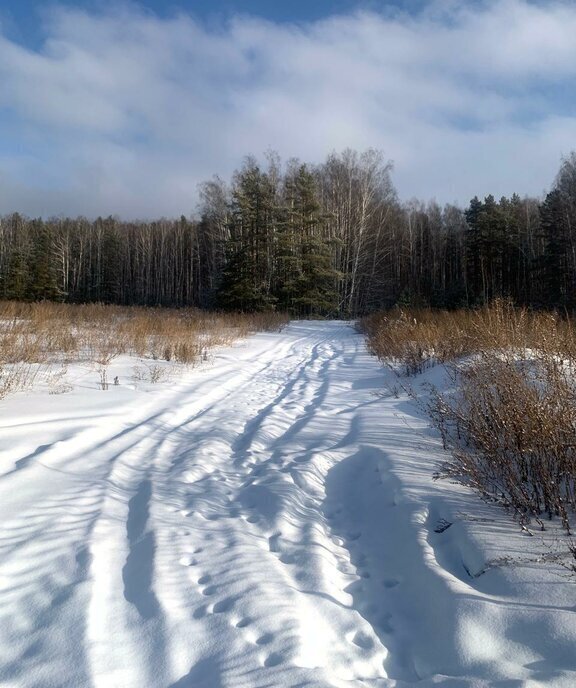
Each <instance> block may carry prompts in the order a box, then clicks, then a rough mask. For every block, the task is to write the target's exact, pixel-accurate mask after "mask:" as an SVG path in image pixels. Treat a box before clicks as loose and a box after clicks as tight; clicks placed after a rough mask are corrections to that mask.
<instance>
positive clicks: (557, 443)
mask: <svg viewBox="0 0 576 688" xmlns="http://www.w3.org/2000/svg"><path fill="white" fill-rule="evenodd" d="M363 327H364V330H365V331H366V333H367V336H368V341H369V346H370V348H371V349H372V350H373V351H374V353H376V354H377V355H378V356H379V357H380V358H382V359H383V360H386V361H387V362H388V363H390V364H391V365H393V366H395V367H396V368H397V367H398V366H401V370H402V371H403V372H404V373H406V374H416V373H420V372H422V371H423V370H424V369H425V368H426V367H428V366H430V365H432V364H434V363H435V362H438V363H447V364H449V366H450V367H451V369H452V370H453V372H454V375H455V378H456V380H457V382H458V384H457V386H456V392H454V393H453V394H450V395H449V394H445V393H444V394H442V393H439V392H437V391H434V392H433V394H432V400H431V403H430V404H429V406H428V411H429V413H430V416H431V418H432V420H433V422H434V424H435V425H436V427H437V428H438V429H439V430H440V432H441V434H442V438H443V441H444V445H445V448H447V449H450V451H451V457H450V459H448V460H447V461H446V462H445V463H444V464H443V465H442V466H441V467H440V470H439V471H438V473H437V477H443V478H449V479H452V480H456V481H457V482H460V483H463V484H465V485H467V486H469V487H471V488H473V489H474V490H475V491H477V492H478V493H479V494H480V495H481V496H482V497H483V498H484V499H487V500H491V501H495V502H498V503H500V504H503V505H504V506H506V507H507V508H509V509H511V510H512V511H513V512H514V514H515V515H516V516H517V517H518V518H519V520H520V522H521V523H522V525H523V527H526V526H527V524H528V523H530V522H531V521H535V522H536V523H538V525H539V526H540V528H542V529H544V527H545V521H546V520H547V519H552V518H554V517H558V518H560V520H561V523H562V526H563V527H564V529H565V530H566V531H567V532H568V533H570V531H571V521H572V520H573V517H574V513H576V382H575V378H574V366H575V365H576V332H575V330H574V327H573V325H572V323H571V321H570V320H569V319H567V318H561V317H559V316H557V315H555V314H550V313H530V312H528V311H525V310H521V309H514V308H513V307H512V306H511V305H510V304H508V303H506V302H497V303H495V304H493V305H492V306H490V307H486V308H484V309H482V310H480V311H468V312H465V311H463V312H455V313H444V312H437V313H434V312H432V311H428V312H413V311H412V312H398V313H394V314H378V315H375V316H372V317H370V318H368V319H366V320H365V321H364V322H363Z"/></svg>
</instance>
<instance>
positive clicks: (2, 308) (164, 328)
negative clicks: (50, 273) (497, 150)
mask: <svg viewBox="0 0 576 688" xmlns="http://www.w3.org/2000/svg"><path fill="white" fill-rule="evenodd" d="M287 321H288V318H287V316H286V315H284V314H281V313H265V314H262V313H259V314H254V315H252V314H223V313H211V312H206V311H200V310H197V309H191V308H189V309H168V308H141V307H120V306H107V305H103V304H87V305H70V304H57V303H49V302H42V303H19V302H0V398H1V397H2V396H5V395H6V394H9V393H10V392H13V391H16V390H17V389H19V388H22V387H23V386H24V385H25V384H29V383H30V382H31V381H33V377H34V374H35V372H34V371H38V369H39V367H40V366H48V365H54V364H62V363H72V362H92V363H94V364H95V365H96V366H98V369H99V370H100V371H101V377H102V387H103V388H106V386H107V380H106V369H107V366H109V365H110V363H111V362H112V361H113V360H114V359H115V358H116V357H117V356H120V355H121V354H129V355H133V356H138V357H141V358H149V359H152V360H166V361H174V362H177V363H181V364H186V365H191V364H195V363H197V362H199V361H201V360H202V359H204V358H206V356H207V352H208V351H209V350H210V349H211V348H212V347H214V346H218V345H224V344H229V343H230V342H232V341H233V340H234V339H237V338H239V337H245V336H247V335H248V334H250V333H252V332H256V331H259V330H274V329H280V328H281V327H282V326H283V325H284V324H286V322H287ZM102 371H104V372H103V373H102Z"/></svg>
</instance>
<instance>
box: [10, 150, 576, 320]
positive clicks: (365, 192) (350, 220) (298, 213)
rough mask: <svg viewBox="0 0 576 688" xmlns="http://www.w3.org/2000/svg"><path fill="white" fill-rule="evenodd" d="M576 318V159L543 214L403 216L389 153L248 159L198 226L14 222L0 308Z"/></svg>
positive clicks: (500, 208)
mask: <svg viewBox="0 0 576 688" xmlns="http://www.w3.org/2000/svg"><path fill="white" fill-rule="evenodd" d="M498 297H502V298H509V299H511V300H513V301H514V302H516V303H518V304H520V305H526V306H533V307H547V308H566V309H574V308H575V307H576V154H574V153H572V154H571V155H570V156H569V157H568V158H566V159H565V160H564V161H563V162H562V164H561V166H560V170H559V172H558V175H557V177H556V179H555V181H554V183H553V185H552V189H551V191H550V192H549V193H548V194H547V196H546V197H545V198H544V199H543V200H540V199H535V198H528V197H524V198H520V197H519V196H518V195H513V196H512V197H511V198H501V199H500V200H498V201H497V200H496V199H495V198H494V197H493V196H487V197H485V198H484V199H483V200H480V199H478V198H474V199H472V201H471V202H470V205H469V206H468V208H466V209H461V208H459V207H456V206H454V205H446V206H444V207H440V206H439V205H438V204H437V203H435V202H429V203H423V202H421V201H418V200H412V201H409V202H400V201H399V199H398V196H397V193H396V190H395V188H394V186H393V183H392V180H391V164H390V163H389V162H388V161H386V160H385V159H384V157H383V156H382V154H381V153H380V152H377V151H374V150H367V151H365V152H362V153H358V152H356V151H351V150H347V151H344V152H342V153H340V154H336V153H333V154H331V155H330V156H328V158H327V159H326V160H325V162H323V163H322V164H320V165H309V164H306V163H302V162H301V161H299V160H295V159H294V160H290V161H288V162H287V163H286V164H285V165H282V164H281V161H280V159H279V157H278V156H277V155H276V154H274V153H269V154H268V155H267V156H266V160H265V163H264V164H260V163H259V162H258V161H257V160H256V159H255V158H254V157H247V158H246V159H245V160H244V162H243V165H242V166H241V168H240V169H238V170H237V171H236V172H235V173H234V174H233V176H232V179H231V180H230V181H229V182H225V181H223V180H222V179H220V178H217V177H216V178H213V179H212V180H210V181H208V182H206V183H204V184H202V185H201V188H200V206H199V212H198V217H197V218H195V219H188V218H185V217H181V218H180V219H160V220H156V221H146V222H142V221H130V222H128V221H122V220H120V219H118V218H115V217H108V218H101V217H99V218H97V219H96V220H88V219H86V218H83V217H80V218H54V219H48V220H43V219H40V218H38V219H31V218H26V217H23V216H22V215H20V214H18V213H13V214H11V215H6V216H4V217H2V218H0V298H3V299H17V300H62V301H68V302H75V303H82V302H94V301H97V302H104V303H116V304H124V305H154V306H156V305H166V306H197V307H200V308H222V309H230V310H241V311H259V310H268V309H277V310H287V311H289V312H291V313H292V314H294V315H296V316H339V317H352V316H357V315H361V314H364V313H367V312H370V311H373V310H376V309H382V308H388V307H391V306H394V305H398V304H400V305H414V306H433V307H441V308H456V307H463V306H464V307H474V306H478V305H482V304H484V303H486V302H489V301H491V300H492V299H494V298H498Z"/></svg>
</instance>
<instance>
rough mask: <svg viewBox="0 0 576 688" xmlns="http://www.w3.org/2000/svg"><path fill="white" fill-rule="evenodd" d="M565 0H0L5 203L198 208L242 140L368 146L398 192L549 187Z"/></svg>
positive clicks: (572, 8) (569, 92)
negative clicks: (203, 189) (202, 191)
mask: <svg viewBox="0 0 576 688" xmlns="http://www.w3.org/2000/svg"><path fill="white" fill-rule="evenodd" d="M575 36H576V3H574V2H568V1H566V2H556V1H550V2H537V1H534V0H530V1H529V0H486V1H485V2H482V1H480V2H479V1H476V2H472V1H467V2H465V1H464V0H438V1H435V2H424V1H423V0H422V1H421V0H405V1H404V2H402V0H396V2H384V1H380V2H378V1H376V0H373V1H370V2H357V1H354V0H334V1H333V2H328V1H327V0H314V2H312V0H308V1H305V0H298V1H296V2H288V1H286V2H282V3H280V2H276V1H275V0H244V1H242V0H238V1H234V0H188V1H184V0H182V1H180V2H178V0H174V2H171V1H168V2H164V1H161V0H148V1H146V2H137V3H125V4H119V3H117V2H114V3H108V4H103V3H101V2H93V1H92V2H88V1H84V2H82V1H77V2H66V3H64V4H62V3H60V4H52V3H50V2H45V1H40V0H12V1H4V2H0V214H4V213H7V212H12V211H15V210H18V211H20V212H24V213H26V214H28V215H44V216H48V215H60V214H83V215H87V216H95V215H98V214H105V215H108V214H118V215H120V216H121V217H126V218H132V217H142V218H144V217H157V216H160V215H166V216H177V215H180V214H182V213H183V214H185V215H189V214H192V213H193V212H194V211H195V208H196V197H197V184H198V182H200V181H202V180H205V179H208V178H210V177H211V176H212V175H213V174H218V175H220V176H222V177H224V178H227V177H228V176H229V174H230V173H231V171H232V170H233V169H234V168H236V167H238V166H239V165H240V164H241V161H242V158H243V156H244V155H246V154H247V153H254V154H256V155H260V154H263V153H264V152H265V151H266V150H268V149H274V150H277V151H278V152H279V153H280V154H281V156H282V157H283V158H285V159H286V158H288V157H293V156H296V157H300V158H302V159H303V160H306V161H310V162H319V161H322V160H323V159H324V158H325V156H326V154H328V153H329V152H331V151H333V150H336V151H339V150H342V149H344V148H347V147H351V148H356V149H359V150H362V149H364V148H368V147H372V148H377V149H380V150H382V151H383V152H384V154H385V156H386V158H389V159H390V160H392V161H393V163H394V173H393V181H394V184H395V186H396V188H397V190H398V193H399V196H400V198H403V199H409V198H411V197H413V196H416V197H418V198H421V199H424V200H427V199H430V198H436V200H438V201H439V202H440V203H446V202H457V203H459V204H461V205H465V204H467V202H468V201H469V199H470V198H471V197H472V196H474V195H479V196H484V195H486V194H488V193H493V194H494V195H495V196H501V195H503V194H505V195H510V194H511V193H513V192H514V191H516V192H518V193H520V194H521V195H524V194H530V195H541V194H542V193H544V192H545V191H546V190H547V189H548V188H549V187H550V184H551V182H552V181H553V178H554V175H555V174H556V171H557V170H558V167H559V165H560V162H561V158H562V156H565V155H568V154H569V153H570V151H571V150H573V149H576V88H575V87H576V80H575V77H576V40H575V38H574V37H575Z"/></svg>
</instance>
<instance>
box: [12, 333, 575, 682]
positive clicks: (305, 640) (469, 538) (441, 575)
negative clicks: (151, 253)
mask: <svg viewBox="0 0 576 688" xmlns="http://www.w3.org/2000/svg"><path fill="white" fill-rule="evenodd" d="M435 375H436V378H437V379H436V382H437V383H438V382H439V378H440V373H439V372H438V371H437V372H436V373H435ZM395 385H396V383H395V381H394V378H393V377H392V375H391V373H390V372H388V371H385V370H383V369H382V367H381V366H380V364H379V363H378V361H377V359H376V358H375V357H372V356H370V355H369V354H368V353H367V352H366V348H365V345H364V340H363V337H362V336H361V335H359V334H358V333H357V332H356V331H355V330H354V328H353V326H352V325H351V324H348V323H342V322H331V323H326V322H294V323H292V324H291V325H290V326H288V327H287V328H285V329H284V330H283V331H282V332H281V333H261V334H257V335H254V336H252V337H251V338H249V339H248V340H246V341H243V342H239V343H237V344H235V345H234V346H232V347H228V348H225V349H221V350H220V351H218V352H217V354H216V356H215V359H214V361H212V362H211V363H206V364H203V365H202V366H201V367H200V368H198V369H195V370H192V371H190V372H189V373H187V374H186V375H185V376H184V377H183V378H182V379H181V380H180V381H178V383H177V384H172V385H169V384H164V385H160V386H158V388H157V389H156V391H154V392H153V393H148V392H146V391H138V390H135V389H130V388H129V387H128V386H126V387H125V386H123V385H122V384H120V385H119V386H117V387H116V386H111V387H110V389H109V390H108V391H97V389H96V387H97V384H96V383H95V384H94V386H93V389H81V388H78V389H75V390H73V391H70V392H68V393H65V394H60V395H48V393H47V392H46V391H41V390H40V391H39V390H36V391H30V392H26V393H22V394H18V395H16V396H14V397H10V398H8V399H5V400H3V401H2V402H1V403H0V473H1V474H0V524H1V526H0V684H1V685H2V686H3V687H5V688H16V687H17V688H48V687H52V686H53V687H71V688H81V687H83V686H87V687H88V686H93V687H94V688H116V687H118V688H169V687H171V688H186V687H189V688H221V687H226V688H228V687H229V688H256V687H258V688H264V686H270V687H271V688H272V687H279V686H291V687H294V688H296V687H300V688H304V687H305V686H310V687H312V686H313V687H315V688H316V687H322V686H348V687H350V686H378V687H382V688H393V687H397V688H400V687H403V686H412V685H418V686H422V687H426V686H433V685H434V686H437V685H442V686H450V687H452V688H456V687H465V686H470V687H472V686H474V687H475V688H478V687H480V686H496V687H500V688H520V687H522V686H525V687H526V688H528V687H536V686H550V687H552V686H554V688H564V687H565V688H568V686H574V685H576V652H575V649H576V613H575V611H574V599H575V598H574V591H575V590H576V587H574V583H572V582H571V581H570V580H569V579H568V578H567V577H566V576H563V574H562V569H559V570H558V571H554V570H551V569H550V567H549V566H548V565H544V564H542V563H541V562H538V561H537V559H538V558H539V557H538V554H537V551H538V547H537V546H536V545H537V544H538V543H536V542H535V541H536V540H538V537H537V536H535V537H533V538H530V537H528V536H527V535H525V534H522V533H521V532H520V530H519V529H518V527H517V526H515V525H514V524H513V523H512V522H511V521H510V519H509V517H508V516H507V515H506V514H504V512H503V511H502V510H501V509H499V508H496V507H490V506H488V505H485V504H482V503H481V502H480V501H479V500H478V499H477V498H476V497H475V496H474V495H472V494H471V493H469V492H468V491H466V490H465V489H463V488H462V487H460V486H457V485H452V484H449V483H446V482H433V481H432V479H431V478H432V474H433V472H434V470H435V467H436V463H437V461H438V460H439V459H440V458H441V456H442V448H441V443H440V441H439V439H438V437H437V436H436V433H435V432H433V431H432V430H431V429H430V428H429V426H428V423H427V422H426V420H425V419H424V418H423V417H422V415H421V413H420V412H419V410H418V409H417V408H416V407H415V405H414V404H413V402H411V401H410V399H409V398H408V396H407V395H406V394H405V393H404V392H403V391H402V390H401V389H398V388H396V387H395ZM387 390H388V392H387ZM540 545H541V543H540Z"/></svg>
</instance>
